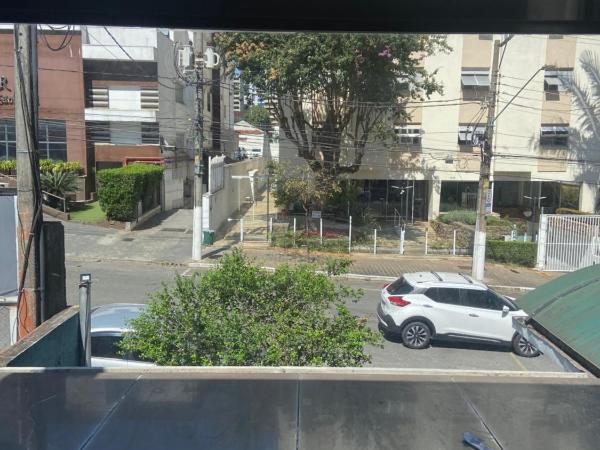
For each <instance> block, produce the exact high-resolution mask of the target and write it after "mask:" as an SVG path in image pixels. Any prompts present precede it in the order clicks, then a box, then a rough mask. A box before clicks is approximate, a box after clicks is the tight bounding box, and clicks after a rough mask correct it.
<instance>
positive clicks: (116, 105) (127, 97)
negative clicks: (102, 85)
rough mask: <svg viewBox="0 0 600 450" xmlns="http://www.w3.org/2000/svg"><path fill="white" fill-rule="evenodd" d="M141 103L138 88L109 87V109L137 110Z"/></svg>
mask: <svg viewBox="0 0 600 450" xmlns="http://www.w3.org/2000/svg"><path fill="white" fill-rule="evenodd" d="M141 104H142V101H141V92H140V88H124V87H123V88H121V87H110V88H109V89H108V107H109V108H110V109H123V110H137V109H140V107H141Z"/></svg>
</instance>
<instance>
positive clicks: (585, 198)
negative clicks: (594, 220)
mask: <svg viewBox="0 0 600 450" xmlns="http://www.w3.org/2000/svg"><path fill="white" fill-rule="evenodd" d="M597 195H598V186H596V185H595V184H591V183H581V187H580V188H579V210H580V211H583V212H588V213H595V212H596V197H597Z"/></svg>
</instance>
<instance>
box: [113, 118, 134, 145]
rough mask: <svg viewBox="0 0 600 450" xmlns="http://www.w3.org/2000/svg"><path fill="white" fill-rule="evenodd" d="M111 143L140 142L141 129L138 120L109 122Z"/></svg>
mask: <svg viewBox="0 0 600 450" xmlns="http://www.w3.org/2000/svg"><path fill="white" fill-rule="evenodd" d="M110 142H111V144H141V143H142V129H141V125H140V123H139V122H111V124H110Z"/></svg>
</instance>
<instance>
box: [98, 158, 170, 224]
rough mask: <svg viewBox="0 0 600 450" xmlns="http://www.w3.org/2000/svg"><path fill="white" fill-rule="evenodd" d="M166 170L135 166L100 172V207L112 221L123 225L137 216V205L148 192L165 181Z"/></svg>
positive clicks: (146, 165)
mask: <svg viewBox="0 0 600 450" xmlns="http://www.w3.org/2000/svg"><path fill="white" fill-rule="evenodd" d="M162 173H163V168H162V167H160V166H156V165H154V164H131V165H129V166H125V167H120V168H117V169H104V170H100V171H99V172H98V174H97V175H96V177H97V193H98V200H99V202H100V208H102V210H103V211H104V212H105V213H106V217H107V218H108V219H111V220H120V221H123V222H127V221H131V220H134V219H135V218H136V217H137V205H138V203H139V202H140V201H142V199H143V198H144V194H145V193H146V192H153V190H154V189H156V186H157V185H158V184H159V183H160V181H161V180H162Z"/></svg>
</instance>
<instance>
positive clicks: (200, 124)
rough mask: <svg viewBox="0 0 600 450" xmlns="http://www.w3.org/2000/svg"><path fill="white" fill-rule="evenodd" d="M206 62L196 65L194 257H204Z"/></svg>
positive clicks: (196, 259)
mask: <svg viewBox="0 0 600 450" xmlns="http://www.w3.org/2000/svg"><path fill="white" fill-rule="evenodd" d="M203 66H204V64H203V61H202V59H200V62H199V64H198V65H196V115H197V116H196V138H197V142H196V147H195V155H194V175H195V176H194V219H193V220H194V222H193V234H192V259H193V260H194V261H200V260H201V259H202V225H203V224H202V194H203V193H202V181H203V180H202V179H203V177H204V161H203V157H202V152H203V149H204V74H203V71H204V67H203Z"/></svg>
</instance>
